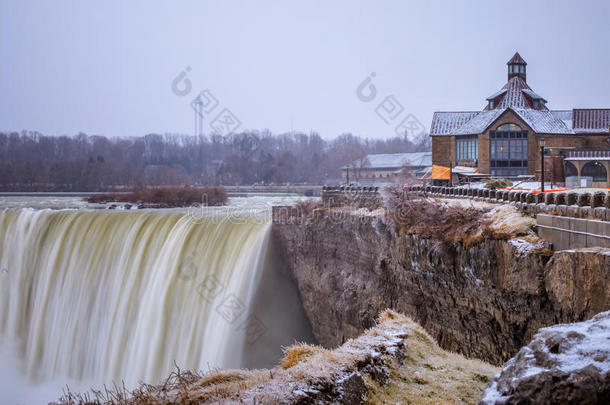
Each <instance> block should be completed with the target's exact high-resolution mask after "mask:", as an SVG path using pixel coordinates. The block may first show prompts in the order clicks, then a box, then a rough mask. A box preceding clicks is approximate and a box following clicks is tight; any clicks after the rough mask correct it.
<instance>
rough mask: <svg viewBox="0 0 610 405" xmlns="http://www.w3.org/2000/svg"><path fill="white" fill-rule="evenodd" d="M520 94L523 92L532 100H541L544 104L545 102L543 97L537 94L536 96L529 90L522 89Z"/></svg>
mask: <svg viewBox="0 0 610 405" xmlns="http://www.w3.org/2000/svg"><path fill="white" fill-rule="evenodd" d="M521 91H522V92H524V93H525V94H527V95H528V96H530V98H531V99H532V100H542V101H544V102H545V103H546V100H545V99H544V97H542V96H539V95H538V94H536V93H535V92H534V91H533V90H531V89H522V90H521Z"/></svg>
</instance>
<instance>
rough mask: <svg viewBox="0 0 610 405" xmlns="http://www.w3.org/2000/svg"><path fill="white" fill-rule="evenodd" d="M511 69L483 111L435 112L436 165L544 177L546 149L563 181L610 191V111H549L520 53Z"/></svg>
mask: <svg viewBox="0 0 610 405" xmlns="http://www.w3.org/2000/svg"><path fill="white" fill-rule="evenodd" d="M507 65H508V82H507V83H506V84H505V85H504V87H502V88H501V89H500V90H499V91H497V92H495V93H494V94H492V95H490V96H489V97H487V99H486V106H485V108H483V110H482V111H456V112H435V113H434V116H433V117H432V125H431V127H430V136H431V137H432V162H433V164H434V165H439V166H445V167H448V166H456V165H457V166H471V167H476V168H478V170H479V172H480V173H487V174H491V175H492V176H494V177H508V178H514V177H518V176H527V175H530V176H533V175H540V172H541V153H540V151H541V146H542V145H544V151H545V156H546V157H545V166H546V164H547V162H548V163H551V164H552V163H555V162H557V161H559V166H560V167H559V172H560V173H561V174H562V175H561V177H562V178H561V179H559V181H561V182H564V181H565V180H566V177H572V178H573V177H576V178H577V179H578V180H580V177H583V176H590V177H591V178H592V179H593V184H592V185H593V186H603V187H610V183H609V181H608V173H610V159H605V158H604V157H607V156H608V155H607V154H606V153H607V151H610V134H609V131H608V129H609V126H610V109H608V108H599V109H578V108H575V109H572V110H549V108H548V107H547V106H546V104H547V100H546V99H545V98H544V97H542V96H540V95H539V94H537V93H536V92H535V91H534V90H532V88H531V87H530V86H529V85H528V84H527V71H526V68H527V63H526V62H525V60H523V58H522V57H521V56H520V55H519V53H515V55H514V56H513V57H512V58H511V59H510V60H509V61H508V62H507ZM608 153H610V152H608ZM576 157H578V158H579V159H578V160H574V159H571V158H576ZM575 162H578V163H575ZM547 168H548V166H547V167H545V176H546V173H547ZM554 171H557V170H554ZM556 181H557V179H556ZM578 183H579V184H580V181H578Z"/></svg>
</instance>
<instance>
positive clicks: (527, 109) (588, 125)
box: [430, 53, 610, 136]
mask: <svg viewBox="0 0 610 405" xmlns="http://www.w3.org/2000/svg"><path fill="white" fill-rule="evenodd" d="M510 63H523V64H525V61H524V60H523V58H521V56H520V55H519V53H516V54H515V55H514V56H513V58H512V59H511V60H510V61H509V64H510ZM509 77H510V76H509ZM487 100H495V101H496V102H495V103H494V105H493V106H491V105H489V104H488V105H487V106H486V107H485V108H484V109H483V110H482V111H480V112H475V111H453V112H435V113H434V115H433V117H432V125H431V126H430V135H432V136H440V135H478V134H481V133H483V132H485V131H486V130H487V128H489V126H490V125H491V124H493V123H494V121H496V120H497V119H498V118H500V116H501V115H502V114H504V113H505V112H506V111H507V110H511V111H514V112H515V114H517V115H518V116H519V117H520V118H521V119H522V120H523V121H524V122H525V124H527V125H528V126H529V127H530V128H531V129H532V130H533V131H534V132H536V133H541V134H552V135H574V134H582V133H592V134H595V133H608V132H609V129H608V128H609V126H610V109H602V108H598V109H574V110H573V111H569V110H560V111H550V110H549V109H548V108H547V106H546V105H545V103H546V102H547V101H546V100H545V99H544V97H542V96H540V95H539V94H537V93H536V92H535V91H534V90H532V89H531V87H530V86H529V85H528V84H527V83H526V81H525V80H524V79H523V78H522V77H520V76H512V77H510V78H509V80H508V82H507V83H506V84H505V85H504V87H502V89H500V90H499V91H497V92H495V93H494V94H492V95H491V96H489V97H487ZM534 100H540V101H541V102H540V103H538V105H537V108H533V107H534V103H533V101H534ZM490 107H491V108H490Z"/></svg>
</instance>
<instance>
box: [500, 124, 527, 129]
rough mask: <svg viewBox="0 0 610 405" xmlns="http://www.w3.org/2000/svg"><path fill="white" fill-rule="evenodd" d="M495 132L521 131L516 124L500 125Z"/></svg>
mask: <svg viewBox="0 0 610 405" xmlns="http://www.w3.org/2000/svg"><path fill="white" fill-rule="evenodd" d="M496 131H521V127H520V126H519V125H517V124H502V125H500V126H499V127H498V128H496Z"/></svg>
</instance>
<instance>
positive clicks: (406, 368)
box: [367, 320, 500, 405]
mask: <svg viewBox="0 0 610 405" xmlns="http://www.w3.org/2000/svg"><path fill="white" fill-rule="evenodd" d="M406 322H408V323H409V328H410V329H411V333H410V334H409V336H408V337H407V340H406V344H407V357H406V359H405V360H404V362H403V363H402V365H401V366H400V367H399V368H398V369H396V370H395V372H394V374H393V376H392V379H391V380H390V382H389V383H388V384H386V385H385V386H383V387H375V388H373V389H372V390H371V391H370V393H369V397H368V399H367V403H368V404H371V405H372V404H392V405H395V404H399V403H400V404H409V405H420V404H421V405H424V404H426V405H428V404H476V403H477V402H478V400H479V399H480V398H481V394H482V393H483V389H484V388H485V385H486V384H487V381H488V380H489V379H491V377H492V376H493V375H494V374H496V373H497V372H499V371H500V369H499V368H497V367H494V366H492V365H490V364H487V363H484V362H482V361H479V360H470V359H467V358H465V357H464V356H461V355H459V354H455V353H450V352H446V351H444V350H443V349H441V348H440V347H439V346H438V345H437V344H436V342H435V341H434V340H433V339H432V338H431V337H430V335H428V333H426V331H425V330H423V329H422V328H421V327H420V326H419V325H418V324H416V323H415V322H413V321H411V320H407V321H406Z"/></svg>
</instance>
